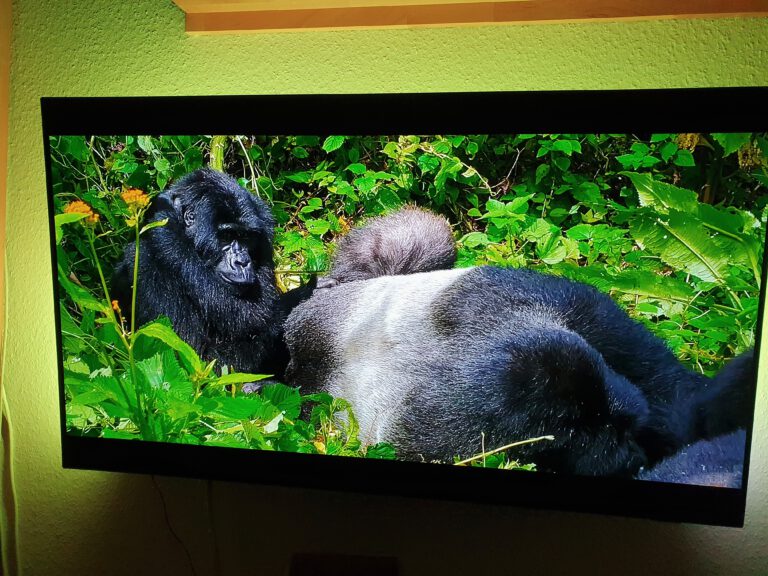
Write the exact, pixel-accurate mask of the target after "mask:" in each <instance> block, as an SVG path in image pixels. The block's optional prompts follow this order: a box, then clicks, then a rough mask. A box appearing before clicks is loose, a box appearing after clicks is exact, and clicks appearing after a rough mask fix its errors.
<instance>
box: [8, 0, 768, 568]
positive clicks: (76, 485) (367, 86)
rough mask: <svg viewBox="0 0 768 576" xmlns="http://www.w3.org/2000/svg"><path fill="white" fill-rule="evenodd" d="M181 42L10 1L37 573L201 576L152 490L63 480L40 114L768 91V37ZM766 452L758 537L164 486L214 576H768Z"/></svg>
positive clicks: (110, 20) (557, 31) (134, 11)
mask: <svg viewBox="0 0 768 576" xmlns="http://www.w3.org/2000/svg"><path fill="white" fill-rule="evenodd" d="M183 28H184V21H183V15H182V13H181V12H180V11H179V10H178V9H176V8H175V7H174V6H173V5H172V3H171V0H132V1H131V2H108V1H106V0H73V1H69V2H39V1H36V0H16V1H15V3H14V20H13V34H14V36H13V53H12V76H11V115H10V162H9V181H8V278H9V292H8V306H7V314H8V325H7V329H8V335H9V339H8V347H7V351H6V358H5V379H6V384H7V387H8V392H9V397H10V408H11V412H12V416H13V420H14V423H15V430H14V433H15V438H14V439H15V442H16V453H15V454H16V458H15V462H14V465H15V473H16V483H17V486H18V489H19V500H20V502H19V517H20V546H21V560H22V564H23V567H24V569H25V570H24V573H25V574H27V575H31V574H54V573H56V574H59V573H60V574H76V573H82V574H95V573H108V574H139V573H158V572H159V571H161V570H162V571H163V572H164V573H165V574H168V575H170V574H188V573H190V570H189V565H188V563H187V561H186V559H185V556H184V553H183V550H182V548H181V547H180V546H179V544H178V543H177V542H176V541H175V540H174V539H173V537H172V536H171V534H170V533H169V531H168V529H167V527H166V525H165V522H164V519H163V515H162V508H161V506H160V504H159V502H160V500H159V494H158V492H157V490H156V489H155V487H154V486H153V485H152V482H151V479H150V478H149V477H146V476H132V475H126V474H106V473H95V472H80V471H72V470H62V469H61V467H60V456H59V441H58V421H59V416H58V406H57V398H56V372H55V366H54V358H55V350H54V337H53V321H52V317H53V302H52V298H51V276H50V265H49V253H48V230H47V226H48V225H47V215H46V208H45V180H44V163H43V155H42V137H41V128H40V114H39V104H38V99H39V97H40V96H43V95H45V96H61V95H78V96H80V95H88V96H92V95H103V96H117V95H150V94H152V95H156V94H164V95H166V94H171V95H172V94H220V93H287V92H291V93H300V92H331V93H335V92H376V91H385V92H392V91H420V90H421V91H444V90H497V89H575V88H640V87H642V88H651V87H682V86H722V85H728V86H740V85H767V84H768V67H767V66H766V62H768V20H766V19H763V20H756V19H750V20H719V21H707V20H694V21H660V22H636V23H607V24H580V25H579V24H568V25H546V26H506V27H505V26H499V27H484V28H462V29H424V30H390V31H375V30H374V31H346V32H344V31H341V32H312V33H288V34H265V35H258V34H255V35H240V36H227V35H221V36H208V37H206V36H195V37H188V36H186V35H185V34H184V32H183ZM253 113H254V114H258V113H259V111H258V110H254V111H253ZM539 113H541V114H545V113H546V111H541V112H539ZM756 113H757V111H756ZM760 113H764V111H761V112H760ZM765 384H766V382H765V379H764V378H763V386H762V388H761V390H762V392H761V395H760V398H759V405H758V411H759V413H760V414H766V413H768V396H767V395H766V386H765ZM753 454H754V458H753V462H752V477H751V482H750V494H749V504H748V513H747V526H746V528H745V529H744V530H734V529H718V528H710V527H702V526H679V525H666V524H659V523H655V522H648V521H639V520H627V519H620V518H603V517H593V516H588V515H575V514H563V513H554V512H541V511H530V510H518V509H514V508H501V509H497V508H494V507H491V506H474V505H465V504H459V505H449V504H445V503H440V502H414V501H410V500H403V499H397V498H384V497H372V496H371V497H366V496H352V495H340V494H328V493H320V492H311V491H299V490H287V489H280V488H267V487H259V486H242V485H234V484H223V483H214V484H212V485H211V486H210V489H211V491H212V499H211V502H212V503H213V506H212V507H211V508H208V507H207V506H206V490H207V489H208V488H209V487H208V486H207V484H206V483H205V482H202V481H195V480H174V479H167V478H161V479H159V483H160V485H161V486H162V489H163V493H164V494H165V495H166V498H167V500H168V507H169V512H170V520H171V522H172V523H173V525H174V526H175V527H176V529H177V531H178V532H179V534H180V536H181V538H182V539H183V540H184V541H185V542H186V543H187V544H188V546H189V547H190V548H191V553H192V556H193V559H194V563H195V566H196V567H197V571H198V573H199V574H206V573H212V570H213V567H214V565H215V562H216V560H215V558H216V551H215V549H214V546H213V543H214V542H218V545H219V550H218V556H219V558H220V560H219V562H220V564H221V565H222V566H223V567H224V569H225V570H226V571H227V573H231V574H260V573H280V572H281V570H283V569H284V566H285V565H286V563H287V561H288V558H289V556H290V554H291V553H292V552H295V551H316V550H327V551H336V552H345V551H346V552H349V551H356V552H359V553H381V554H392V555H396V556H399V557H400V558H401V560H402V564H403V573H404V574H406V575H411V574H423V573H436V572H439V573H442V574H453V573H455V574H465V573H478V572H486V571H488V572H490V571H494V572H495V573H499V572H502V573H503V572H506V571H507V569H511V568H513V567H517V568H522V567H526V568H527V569H528V571H529V572H534V573H536V572H539V571H544V570H546V571H547V572H553V571H560V572H568V573H570V572H572V571H575V570H576V569H579V568H580V569H582V570H589V571H590V572H592V573H606V574H607V573H614V572H616V571H618V570H619V567H621V571H622V572H624V573H636V574H649V573H662V572H663V573H666V574H673V573H698V574H715V573H725V572H728V573H754V574H758V573H761V572H763V570H764V568H765V566H766V565H768V520H767V519H766V513H767V512H768V505H767V504H766V502H768V482H767V481H766V480H765V475H766V465H767V464H768V429H767V428H766V422H765V421H762V422H760V423H759V424H758V428H757V434H756V439H755V442H754V452H753ZM210 517H212V518H213V519H214V522H213V523H212V524H211V523H209V521H208V519H209V518H210ZM212 526H213V527H214V528H213V529H212V528H211V527H212Z"/></svg>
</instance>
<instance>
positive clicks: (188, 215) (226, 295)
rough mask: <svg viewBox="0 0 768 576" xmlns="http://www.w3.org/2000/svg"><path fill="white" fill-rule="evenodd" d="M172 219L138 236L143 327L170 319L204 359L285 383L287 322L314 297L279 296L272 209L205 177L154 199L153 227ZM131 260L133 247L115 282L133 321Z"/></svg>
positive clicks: (232, 184) (222, 180)
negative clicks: (302, 302) (292, 311)
mask: <svg viewBox="0 0 768 576" xmlns="http://www.w3.org/2000/svg"><path fill="white" fill-rule="evenodd" d="M166 218H167V219H168V223H167V224H166V225H165V226H162V227H158V228H154V229H151V230H149V231H147V232H146V233H144V234H143V235H142V236H141V244H140V252H139V254H140V261H139V275H138V277H139V281H138V293H137V302H136V310H135V313H136V320H137V326H140V325H142V324H144V323H146V322H149V321H151V320H154V319H156V318H157V317H158V316H160V315H164V316H167V317H168V318H169V319H170V320H171V323H172V324H173V327H174V329H175V330H176V332H177V333H178V334H179V336H181V338H182V339H184V340H185V341H186V342H188V343H189V344H190V345H191V346H192V347H194V348H195V350H197V352H198V353H199V354H200V355H201V357H203V358H204V359H206V360H210V359H216V360H218V362H219V363H220V364H223V365H228V366H232V367H234V368H235V369H236V370H239V371H243V372H262V373H269V374H276V375H278V376H281V375H282V372H283V370H284V367H285V364H286V363H287V351H286V350H285V346H284V344H283V342H282V323H283V320H284V318H285V317H286V316H287V314H288V312H290V308H292V306H293V305H295V304H297V303H298V302H299V301H300V300H301V299H302V297H306V296H308V295H309V294H308V290H310V289H304V290H302V293H301V294H300V295H299V296H298V297H297V295H296V294H291V295H290V296H286V297H284V298H282V299H281V297H280V296H279V294H278V291H277V288H276V285H275V278H274V265H273V261H272V240H273V236H274V224H275V223H274V220H273V218H272V214H271V212H270V210H269V207H268V206H267V205H266V204H265V203H264V202H262V201H261V200H260V199H258V198H257V197H255V196H254V195H252V194H250V193H249V192H247V191H246V190H244V189H243V188H242V187H240V186H239V185H238V184H237V182H236V181H235V180H234V179H233V178H231V177H229V176H227V175H225V174H222V173H220V172H216V171H214V170H211V169H203V170H198V171H196V172H193V173H191V174H188V175H187V176H185V177H184V178H182V179H181V180H179V181H178V182H177V183H176V184H174V185H173V186H171V187H170V188H168V189H167V190H166V191H165V192H163V193H162V194H160V195H159V196H158V197H157V198H155V199H154V201H153V203H152V206H151V208H150V210H149V211H148V213H147V217H146V221H147V222H153V221H158V220H163V219H166ZM134 254H135V252H134V246H133V244H132V243H131V244H129V245H128V246H126V249H125V255H124V258H123V260H122V262H121V263H120V264H119V265H118V266H117V268H116V269H115V272H114V276H113V281H112V290H113V294H114V296H115V297H116V298H117V299H118V300H119V302H120V306H121V307H122V309H123V311H124V312H125V313H126V315H127V316H128V317H130V315H131V313H132V312H134V311H132V310H131V309H130V294H131V284H132V281H133V262H134Z"/></svg>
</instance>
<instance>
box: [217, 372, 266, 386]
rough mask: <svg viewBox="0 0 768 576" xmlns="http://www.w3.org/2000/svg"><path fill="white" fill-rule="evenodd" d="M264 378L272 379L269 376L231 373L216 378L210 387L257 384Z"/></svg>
mask: <svg viewBox="0 0 768 576" xmlns="http://www.w3.org/2000/svg"><path fill="white" fill-rule="evenodd" d="M266 378H272V375H271V374H248V373H247V372H233V373H232V374H226V375H224V376H220V377H218V378H217V379H216V380H214V381H213V382H212V383H211V385H213V386H226V385H228V384H247V383H249V382H258V381H259V380H265V379H266Z"/></svg>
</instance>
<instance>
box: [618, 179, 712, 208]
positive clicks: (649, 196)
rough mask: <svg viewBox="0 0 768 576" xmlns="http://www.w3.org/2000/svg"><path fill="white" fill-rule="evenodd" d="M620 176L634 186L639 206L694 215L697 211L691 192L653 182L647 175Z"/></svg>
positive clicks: (694, 195)
mask: <svg viewBox="0 0 768 576" xmlns="http://www.w3.org/2000/svg"><path fill="white" fill-rule="evenodd" d="M620 174H621V175H622V176H626V177H627V178H629V179H630V180H631V181H632V184H634V185H635V189H636V190H637V196H638V198H639V200H640V205H641V206H651V207H653V208H655V209H656V210H659V211H661V212H666V211H668V210H670V209H674V210H680V211H682V212H691V213H695V212H696V211H697V209H698V206H699V202H698V200H697V197H696V193H695V192H692V191H691V190H686V189H684V188H678V187H677V186H673V185H672V184H667V183H666V182H660V181H659V180H654V179H653V176H652V175H651V174H649V173H644V174H639V173H637V172H621V173H620Z"/></svg>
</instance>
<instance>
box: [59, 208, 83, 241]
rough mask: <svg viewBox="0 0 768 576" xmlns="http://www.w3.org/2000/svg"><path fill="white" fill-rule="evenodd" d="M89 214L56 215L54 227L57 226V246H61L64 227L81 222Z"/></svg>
mask: <svg viewBox="0 0 768 576" xmlns="http://www.w3.org/2000/svg"><path fill="white" fill-rule="evenodd" d="M86 216H88V214H83V213H82V212H70V213H69V214H56V216H54V217H53V221H54V225H55V226H56V244H61V239H62V238H63V237H64V230H63V228H62V226H64V224H71V223H72V222H79V221H80V220H82V219H83V218H85V217H86Z"/></svg>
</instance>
